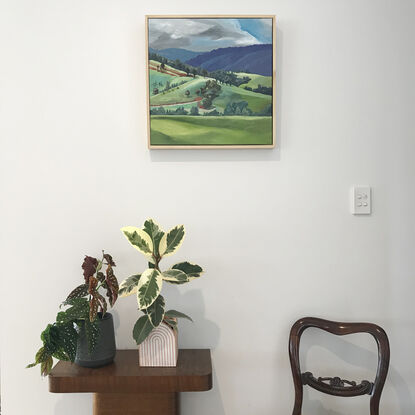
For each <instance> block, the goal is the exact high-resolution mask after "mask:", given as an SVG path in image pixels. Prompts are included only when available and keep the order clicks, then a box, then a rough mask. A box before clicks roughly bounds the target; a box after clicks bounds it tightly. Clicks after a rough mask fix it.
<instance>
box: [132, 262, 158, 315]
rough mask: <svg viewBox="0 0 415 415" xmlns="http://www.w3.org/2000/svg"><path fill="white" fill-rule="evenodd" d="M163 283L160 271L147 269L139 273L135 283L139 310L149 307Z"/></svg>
mask: <svg viewBox="0 0 415 415" xmlns="http://www.w3.org/2000/svg"><path fill="white" fill-rule="evenodd" d="M162 285H163V279H162V277H161V273H160V271H158V270H156V269H155V268H153V269H150V268H149V269H147V270H146V271H144V272H143V273H142V274H141V278H140V281H138V285H137V302H138V307H139V308H140V310H142V309H146V308H147V307H149V306H150V305H151V304H153V302H154V301H155V299H156V298H157V297H158V295H159V294H160V291H161V287H162Z"/></svg>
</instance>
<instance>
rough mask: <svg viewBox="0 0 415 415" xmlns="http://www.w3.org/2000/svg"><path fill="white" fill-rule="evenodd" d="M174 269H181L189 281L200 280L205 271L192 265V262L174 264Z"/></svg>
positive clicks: (198, 266)
mask: <svg viewBox="0 0 415 415" xmlns="http://www.w3.org/2000/svg"><path fill="white" fill-rule="evenodd" d="M172 269H179V270H181V271H183V272H184V273H185V274H187V275H188V277H189V280H193V279H195V278H199V277H200V276H201V275H202V274H203V269H202V267H201V266H200V265H197V264H191V263H190V262H187V261H186V262H179V263H178V264H174V265H173V266H172Z"/></svg>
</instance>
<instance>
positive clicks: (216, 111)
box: [203, 109, 222, 117]
mask: <svg viewBox="0 0 415 415" xmlns="http://www.w3.org/2000/svg"><path fill="white" fill-rule="evenodd" d="M203 115H204V116H207V117H209V116H213V117H217V116H219V115H222V114H221V113H220V112H218V110H216V109H214V110H213V111H209V112H205V113H204V114H203Z"/></svg>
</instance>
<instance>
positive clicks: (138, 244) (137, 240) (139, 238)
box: [121, 226, 153, 256]
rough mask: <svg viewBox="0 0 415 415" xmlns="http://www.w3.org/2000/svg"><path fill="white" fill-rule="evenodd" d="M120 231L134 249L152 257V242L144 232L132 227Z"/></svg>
mask: <svg viewBox="0 0 415 415" xmlns="http://www.w3.org/2000/svg"><path fill="white" fill-rule="evenodd" d="M121 231H122V232H123V234H124V236H125V237H126V238H127V240H128V242H130V244H131V245H132V246H133V247H134V248H135V249H137V250H138V251H140V252H141V253H142V254H144V255H146V256H151V255H152V253H153V242H152V240H151V238H150V236H149V235H148V234H147V233H146V232H144V231H143V230H142V229H140V228H136V227H134V226H125V227H124V228H121Z"/></svg>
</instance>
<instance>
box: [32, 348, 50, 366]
mask: <svg viewBox="0 0 415 415" xmlns="http://www.w3.org/2000/svg"><path fill="white" fill-rule="evenodd" d="M49 356H50V353H48V352H47V351H46V350H45V348H44V347H41V348H40V349H39V350H38V351H37V353H36V357H35V362H36V363H42V362H46V360H47V359H48V358H49Z"/></svg>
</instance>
